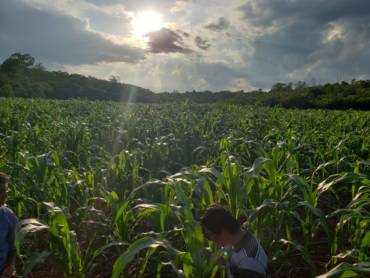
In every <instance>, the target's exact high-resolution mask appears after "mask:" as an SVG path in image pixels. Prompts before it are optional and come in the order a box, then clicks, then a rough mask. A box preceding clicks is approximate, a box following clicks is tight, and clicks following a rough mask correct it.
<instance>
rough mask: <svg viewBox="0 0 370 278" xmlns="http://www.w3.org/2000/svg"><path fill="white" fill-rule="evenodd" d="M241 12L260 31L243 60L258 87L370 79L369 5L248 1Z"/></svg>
mask: <svg viewBox="0 0 370 278" xmlns="http://www.w3.org/2000/svg"><path fill="white" fill-rule="evenodd" d="M240 11H242V13H243V19H244V20H245V21H246V27H247V28H251V29H253V28H256V29H257V30H258V35H257V36H256V37H255V38H253V39H252V40H250V41H249V44H250V45H251V47H252V48H253V49H254V52H253V55H251V56H248V57H247V58H246V61H247V62H248V68H249V69H251V70H250V78H251V80H252V81H253V82H252V83H253V85H254V86H256V87H264V88H266V87H267V86H271V85H272V83H273V82H276V81H283V82H295V81H298V80H306V81H310V80H311V79H316V80H321V81H322V82H335V81H337V80H338V79H346V80H350V79H351V78H353V77H358V76H365V75H369V74H370V69H369V68H368V67H367V66H366V64H367V61H370V51H369V49H370V1H362V0H336V1H319V0H311V1H305V0H296V1H291V0H274V1H272V0H250V1H248V2H247V3H246V4H245V5H243V6H241V7H240ZM271 28H272V29H271ZM252 69H253V70H252Z"/></svg>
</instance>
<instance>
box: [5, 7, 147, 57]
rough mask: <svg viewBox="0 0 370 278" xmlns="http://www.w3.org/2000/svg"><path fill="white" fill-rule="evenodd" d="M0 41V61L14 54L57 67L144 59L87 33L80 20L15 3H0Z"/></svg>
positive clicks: (138, 51)
mask: <svg viewBox="0 0 370 278" xmlns="http://www.w3.org/2000/svg"><path fill="white" fill-rule="evenodd" d="M0 41H1V52H0V55H1V57H2V58H6V56H8V55H10V54H11V53H13V52H17V51H19V52H27V53H30V54H32V55H34V56H35V57H36V58H37V59H38V60H42V61H47V62H56V63H61V64H94V63H98V62H128V63H136V62H138V61H139V60H141V59H143V58H144V53H143V51H142V50H141V49H139V48H135V47H132V46H128V45H122V44H116V43H113V42H112V41H110V40H108V39H106V38H104V37H103V36H102V35H100V34H98V33H95V32H92V31H89V30H87V22H84V21H82V20H81V19H78V18H75V17H72V16H68V15H62V14H58V13H56V12H51V11H43V10H40V9H36V8H33V7H30V6H29V5H27V4H26V3H24V2H21V1H18V0H2V1H1V2H0Z"/></svg>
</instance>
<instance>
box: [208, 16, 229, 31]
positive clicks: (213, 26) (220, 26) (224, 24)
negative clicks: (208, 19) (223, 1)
mask: <svg viewBox="0 0 370 278" xmlns="http://www.w3.org/2000/svg"><path fill="white" fill-rule="evenodd" d="M229 25H230V23H229V21H228V20H227V19H226V18H225V17H220V18H219V19H218V21H217V22H214V23H210V24H207V25H205V26H204V28H206V29H208V30H211V31H214V32H221V31H223V30H225V29H227V28H228V27H229Z"/></svg>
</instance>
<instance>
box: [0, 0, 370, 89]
mask: <svg viewBox="0 0 370 278" xmlns="http://www.w3.org/2000/svg"><path fill="white" fill-rule="evenodd" d="M14 52H26V53H30V54H31V55H33V56H34V57H35V58H36V60H37V61H40V62H42V63H43V64H44V65H45V66H46V67H47V68H48V69H52V70H63V71H68V72H71V73H72V72H76V73H81V74H84V75H92V76H96V77H99V78H106V79H108V78H109V77H110V76H112V75H116V76H119V78H120V80H121V82H124V83H131V84H135V85H139V86H143V87H145V88H149V89H151V90H153V91H156V92H160V91H173V90H178V91H185V90H193V89H195V90H215V91H219V90H224V89H230V90H245V91H248V90H252V89H255V88H264V89H265V88H270V87H271V85H272V84H274V83H276V82H278V81H280V82H296V81H298V80H305V81H307V82H308V83H311V82H315V83H323V82H336V81H337V80H350V79H352V78H370V67H369V66H368V65H369V63H370V1H367V0H310V1H307V0H245V1H234V0H176V1H175V0H157V1H149V0H105V1H104V0H55V1H49V0H0V61H2V60H4V59H5V58H7V57H8V56H10V55H11V54H12V53H14Z"/></svg>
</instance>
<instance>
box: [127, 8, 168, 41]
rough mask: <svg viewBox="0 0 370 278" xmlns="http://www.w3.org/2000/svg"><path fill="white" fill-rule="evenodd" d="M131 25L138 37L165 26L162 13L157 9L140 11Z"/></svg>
mask: <svg viewBox="0 0 370 278" xmlns="http://www.w3.org/2000/svg"><path fill="white" fill-rule="evenodd" d="M131 25H132V33H133V35H134V36H135V37H137V38H142V37H144V36H145V35H146V34H148V33H150V32H153V31H157V30H159V29H161V28H162V27H164V23H163V20H162V15H161V14H160V13H157V12H155V11H144V12H140V13H139V14H137V15H136V16H135V17H134V18H133V19H132V21H131Z"/></svg>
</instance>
